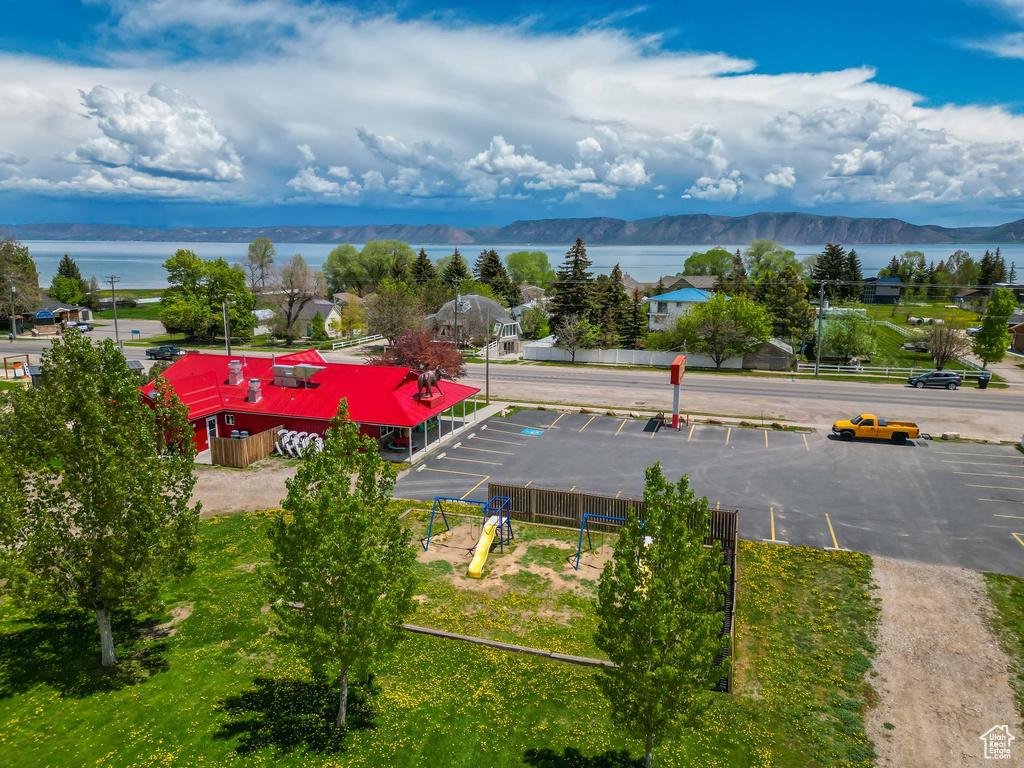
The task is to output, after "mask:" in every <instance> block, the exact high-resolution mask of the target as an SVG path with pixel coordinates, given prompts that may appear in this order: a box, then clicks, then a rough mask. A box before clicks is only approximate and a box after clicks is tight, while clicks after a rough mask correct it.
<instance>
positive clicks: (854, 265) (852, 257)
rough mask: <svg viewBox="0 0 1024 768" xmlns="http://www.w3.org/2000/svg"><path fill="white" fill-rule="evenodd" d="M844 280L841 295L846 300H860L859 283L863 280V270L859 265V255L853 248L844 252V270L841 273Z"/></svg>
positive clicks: (860, 287)
mask: <svg viewBox="0 0 1024 768" xmlns="http://www.w3.org/2000/svg"><path fill="white" fill-rule="evenodd" d="M843 280H845V281H846V284H845V286H844V291H843V297H844V298H845V299H847V300H852V301H860V296H861V292H862V286H861V283H862V282H863V281H864V270H863V268H862V267H861V263H860V256H858V255H857V251H856V249H854V248H851V249H850V252H849V253H847V254H846V270H845V272H844V274H843Z"/></svg>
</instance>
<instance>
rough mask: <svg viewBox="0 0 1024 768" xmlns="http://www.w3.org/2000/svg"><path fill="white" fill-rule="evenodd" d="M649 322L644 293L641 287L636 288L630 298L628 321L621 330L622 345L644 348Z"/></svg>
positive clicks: (631, 347)
mask: <svg viewBox="0 0 1024 768" xmlns="http://www.w3.org/2000/svg"><path fill="white" fill-rule="evenodd" d="M649 322H650V320H649V318H648V315H647V304H646V302H645V301H644V295H643V293H641V291H640V289H639V288H634V289H633V294H632V296H630V299H629V309H628V311H627V315H626V321H625V323H624V325H623V328H622V329H621V330H620V332H619V337H620V338H621V340H622V346H623V347H625V348H626V349H642V348H643V346H644V339H645V338H646V337H647V329H648V323H649Z"/></svg>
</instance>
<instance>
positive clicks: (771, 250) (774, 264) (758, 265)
mask: <svg viewBox="0 0 1024 768" xmlns="http://www.w3.org/2000/svg"><path fill="white" fill-rule="evenodd" d="M743 258H744V261H745V266H746V269H747V277H748V278H750V279H751V280H755V281H756V280H759V279H760V277H761V275H763V274H764V273H765V272H767V271H768V270H771V271H772V272H780V271H781V270H782V268H783V267H785V266H786V265H787V264H791V265H793V267H795V268H796V271H797V274H799V275H801V276H803V265H802V264H801V263H800V262H799V261H797V260H796V253H794V252H793V251H791V250H789V249H788V248H785V247H783V246H782V245H781V244H780V243H776V242H775V241H774V240H755V241H754V242H752V243H751V244H750V245H749V246H748V247H747V249H746V251H744V253H743Z"/></svg>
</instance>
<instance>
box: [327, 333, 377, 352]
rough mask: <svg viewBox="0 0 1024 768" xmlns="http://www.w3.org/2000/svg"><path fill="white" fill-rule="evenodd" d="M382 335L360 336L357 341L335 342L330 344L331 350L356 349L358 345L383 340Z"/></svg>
mask: <svg viewBox="0 0 1024 768" xmlns="http://www.w3.org/2000/svg"><path fill="white" fill-rule="evenodd" d="M383 338H384V336H383V335H382V334H379V333H378V334H377V335H376V336H360V337H359V338H358V339H346V340H345V341H336V342H334V343H333V344H331V349H344V348H345V347H358V346H359V345H360V344H368V343H369V342H371V341H378V340H379V339H383Z"/></svg>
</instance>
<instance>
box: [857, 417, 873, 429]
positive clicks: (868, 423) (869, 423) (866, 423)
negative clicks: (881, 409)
mask: <svg viewBox="0 0 1024 768" xmlns="http://www.w3.org/2000/svg"><path fill="white" fill-rule="evenodd" d="M860 425H861V426H862V427H873V426H875V420H874V419H864V421H862V422H861V424H860Z"/></svg>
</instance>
